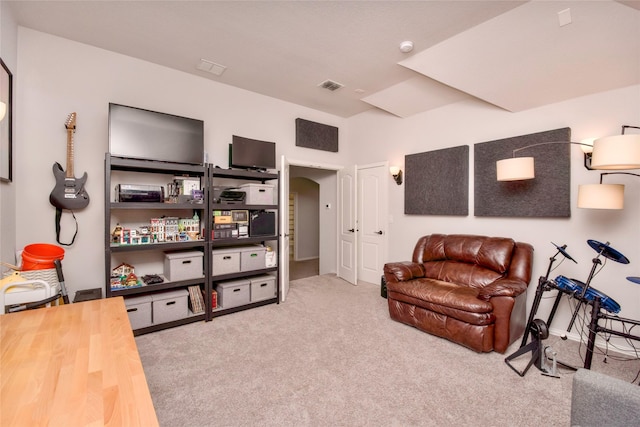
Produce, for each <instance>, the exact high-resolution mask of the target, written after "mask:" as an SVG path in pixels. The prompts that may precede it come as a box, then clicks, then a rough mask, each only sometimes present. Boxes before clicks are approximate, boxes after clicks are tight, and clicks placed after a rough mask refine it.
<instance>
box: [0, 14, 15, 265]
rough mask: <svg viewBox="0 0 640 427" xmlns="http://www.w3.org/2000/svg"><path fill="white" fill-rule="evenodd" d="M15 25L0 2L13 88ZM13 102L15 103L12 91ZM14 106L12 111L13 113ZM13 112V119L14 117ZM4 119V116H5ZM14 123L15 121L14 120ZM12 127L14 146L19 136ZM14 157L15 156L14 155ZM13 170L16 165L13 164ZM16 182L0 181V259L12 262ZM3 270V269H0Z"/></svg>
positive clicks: (2, 42)
mask: <svg viewBox="0 0 640 427" xmlns="http://www.w3.org/2000/svg"><path fill="white" fill-rule="evenodd" d="M17 39H18V34H17V26H16V24H15V21H14V19H13V16H12V15H11V10H10V8H9V7H7V3H6V2H0V57H1V58H2V60H3V61H4V63H5V65H6V66H7V67H8V68H9V70H10V71H11V73H12V74H13V75H14V90H15V87H16V85H17V84H18V82H19V80H18V78H17V75H18V72H17V71H18V69H17V63H18V61H17V47H18V46H17ZM14 104H16V99H15V92H14ZM15 111H16V110H15V107H14V113H15ZM15 116H16V115H15V114H14V119H15ZM5 120H6V118H5ZM14 123H15V121H14ZM16 131H17V129H15V127H14V134H13V141H14V146H15V144H16V140H17V138H18V137H19V136H20V135H19V133H17V132H16ZM14 158H15V156H14ZM13 167H14V170H15V167H16V165H15V164H14V165H13ZM15 203H16V182H15V176H14V181H13V182H0V261H4V262H8V263H11V264H13V263H14V262H15V259H14V258H15V257H14V254H15V248H16V247H15V241H16V231H15V222H16V211H15V209H14V207H15ZM0 271H4V269H0Z"/></svg>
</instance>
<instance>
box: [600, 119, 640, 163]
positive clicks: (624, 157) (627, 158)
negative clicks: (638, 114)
mask: <svg viewBox="0 0 640 427" xmlns="http://www.w3.org/2000/svg"><path fill="white" fill-rule="evenodd" d="M629 128H633V129H640V127H638V126H627V125H625V126H622V134H621V135H615V136H607V137H604V138H599V139H596V140H595V141H594V142H593V158H592V161H591V167H592V168H593V169H604V170H623V169H640V134H626V135H625V133H624V131H625V130H626V129H629Z"/></svg>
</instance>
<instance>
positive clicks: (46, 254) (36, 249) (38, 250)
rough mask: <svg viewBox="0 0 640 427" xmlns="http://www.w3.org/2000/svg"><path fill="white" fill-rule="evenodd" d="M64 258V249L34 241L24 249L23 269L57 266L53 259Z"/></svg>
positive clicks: (42, 268)
mask: <svg viewBox="0 0 640 427" xmlns="http://www.w3.org/2000/svg"><path fill="white" fill-rule="evenodd" d="M63 258H64V249H62V248H61V247H60V246H56V245H50V244H48V243H34V244H31V245H27V246H25V247H24V250H23V251H22V268H21V269H22V270H23V271H24V270H45V269H48V268H55V267H56V266H55V264H54V263H53V261H55V260H57V259H63Z"/></svg>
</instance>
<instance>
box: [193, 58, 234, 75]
mask: <svg viewBox="0 0 640 427" xmlns="http://www.w3.org/2000/svg"><path fill="white" fill-rule="evenodd" d="M196 68H197V69H198V70H200V71H206V72H207V73H211V74H215V75H216V76H221V75H222V73H224V70H226V69H227V67H225V66H224V65H220V64H216V63H215V62H212V61H207V60H206V59H201V60H200V63H198V65H196Z"/></svg>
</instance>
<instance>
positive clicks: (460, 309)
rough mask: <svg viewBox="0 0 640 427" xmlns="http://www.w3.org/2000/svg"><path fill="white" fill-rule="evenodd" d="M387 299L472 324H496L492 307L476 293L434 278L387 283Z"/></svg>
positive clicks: (475, 290) (471, 289)
mask: <svg viewBox="0 0 640 427" xmlns="http://www.w3.org/2000/svg"><path fill="white" fill-rule="evenodd" d="M387 292H388V293H389V297H390V298H392V299H395V300H398V301H403V302H406V303H408V304H413V305H416V306H418V307H422V308H425V309H427V310H430V311H433V312H436V313H440V314H444V315H446V316H450V317H453V318H455V319H458V320H461V321H464V322H467V323H470V324H472V325H488V324H492V323H493V322H495V316H494V314H493V305H492V304H491V303H490V302H488V301H483V300H481V299H478V297H477V296H478V290H477V289H475V288H470V287H467V286H460V285H456V284H454V283H449V282H445V281H441V280H435V279H414V280H411V281H409V282H392V283H388V284H387Z"/></svg>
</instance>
